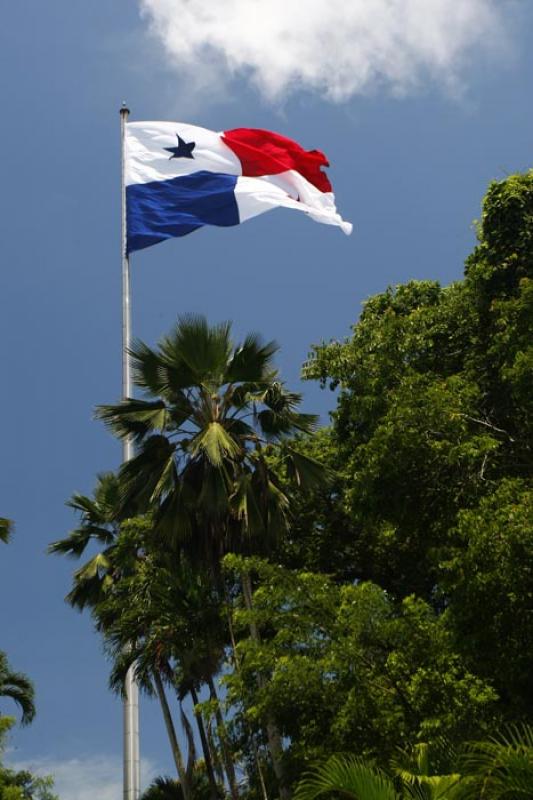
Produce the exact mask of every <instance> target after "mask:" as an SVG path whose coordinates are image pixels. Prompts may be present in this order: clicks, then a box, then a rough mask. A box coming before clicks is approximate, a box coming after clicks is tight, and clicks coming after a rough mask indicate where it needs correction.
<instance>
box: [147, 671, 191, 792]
mask: <svg viewBox="0 0 533 800" xmlns="http://www.w3.org/2000/svg"><path fill="white" fill-rule="evenodd" d="M153 676H154V683H155V688H156V691H157V696H158V698H159V702H160V704H161V710H162V712H163V719H164V720H165V727H166V729H167V734H168V739H169V742H170V749H171V750H172V756H173V757H174V763H175V765H176V770H177V773H178V778H179V780H180V783H181V789H182V791H183V797H184V800H192V793H191V786H190V783H189V776H188V775H187V770H186V769H185V765H184V763H183V756H182V754H181V749H180V746H179V742H178V737H177V736H176V728H175V727H174V721H173V719H172V714H171V712H170V706H169V704H168V700H167V696H166V694H165V687H164V686H163V681H162V680H161V675H160V674H159V672H158V671H157V670H156V671H154V673H153Z"/></svg>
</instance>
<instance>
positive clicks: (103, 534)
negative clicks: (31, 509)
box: [48, 472, 120, 611]
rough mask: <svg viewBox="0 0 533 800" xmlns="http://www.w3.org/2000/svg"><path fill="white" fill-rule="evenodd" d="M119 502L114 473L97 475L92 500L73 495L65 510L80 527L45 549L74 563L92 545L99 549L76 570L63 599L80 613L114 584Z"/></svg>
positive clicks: (116, 480)
mask: <svg viewBox="0 0 533 800" xmlns="http://www.w3.org/2000/svg"><path fill="white" fill-rule="evenodd" d="M119 501H120V490H119V482H118V478H117V476H116V475H115V474H114V473H113V472H102V473H100V474H99V475H98V476H97V482H96V487H95V489H94V492H93V496H92V497H89V496H87V495H83V494H79V493H76V494H74V495H72V497H71V498H70V500H68V501H67V506H69V507H70V508H72V509H73V510H74V511H76V512H77V513H78V514H79V515H80V524H79V526H78V527H77V528H75V529H74V530H72V531H70V533H69V534H68V536H66V537H65V538H64V539H59V540H58V541H56V542H52V544H50V545H49V547H48V552H49V553H58V554H60V555H67V556H70V557H71V558H76V559H79V558H81V556H82V555H83V554H84V553H85V551H86V550H87V548H88V547H89V546H90V545H91V544H96V545H97V546H98V547H99V548H100V549H99V552H98V553H96V555H94V556H93V557H92V558H90V559H89V560H88V561H87V562H86V563H85V564H83V566H82V567H80V569H78V570H76V572H75V573H74V580H73V586H72V589H71V591H70V592H69V594H68V595H67V597H66V600H67V602H68V603H70V605H71V606H74V607H75V608H78V609H79V610H80V611H83V609H84V608H86V607H89V608H93V607H94V606H95V604H96V603H97V602H98V600H99V599H101V597H102V593H105V592H106V591H107V590H108V589H109V587H110V586H111V585H112V583H113V573H114V571H115V570H116V569H117V568H118V566H117V565H116V564H115V563H114V554H115V551H116V546H117V538H118V535H119V531H120V502H119Z"/></svg>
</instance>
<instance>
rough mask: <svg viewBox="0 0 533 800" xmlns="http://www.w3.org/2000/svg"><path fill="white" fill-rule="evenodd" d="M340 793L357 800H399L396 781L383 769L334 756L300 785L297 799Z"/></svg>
mask: <svg viewBox="0 0 533 800" xmlns="http://www.w3.org/2000/svg"><path fill="white" fill-rule="evenodd" d="M324 794H326V795H331V794H336V795H338V794H340V795H343V796H344V797H350V798H353V800H399V798H400V795H399V794H398V792H397V791H396V789H395V787H394V783H393V782H392V780H391V779H390V778H389V777H388V775H386V774H385V773H384V772H382V771H381V770H379V769H377V768H376V767H373V766H372V765H371V764H369V763H368V762H365V761H363V760H361V759H358V758H353V757H351V758H342V757H340V756H332V757H331V758H330V759H329V760H328V761H327V762H326V763H325V764H322V765H319V766H317V767H316V768H315V769H314V770H313V772H311V773H309V774H308V775H306V777H305V778H304V780H303V781H302V782H301V783H300V784H299V786H298V791H297V792H296V795H295V798H296V800H315V798H317V797H320V796H321V795H324Z"/></svg>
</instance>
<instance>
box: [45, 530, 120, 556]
mask: <svg viewBox="0 0 533 800" xmlns="http://www.w3.org/2000/svg"><path fill="white" fill-rule="evenodd" d="M91 540H95V541H98V542H100V543H101V544H105V545H109V544H111V543H112V541H113V533H111V532H110V531H109V530H108V529H107V528H100V527H98V526H96V525H87V526H86V527H83V528H76V529H75V530H73V531H71V532H70V533H69V535H68V536H66V537H65V538H64V539H58V540H57V541H56V542H52V543H51V544H50V545H48V548H47V552H48V553H57V554H59V555H66V556H71V557H72V558H79V557H80V556H81V555H83V553H84V552H85V549H86V547H87V545H88V544H89V542H90V541H91Z"/></svg>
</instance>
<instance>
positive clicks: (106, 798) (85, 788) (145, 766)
mask: <svg viewBox="0 0 533 800" xmlns="http://www.w3.org/2000/svg"><path fill="white" fill-rule="evenodd" d="M9 766H10V767H11V768H12V769H17V770H22V769H29V770H31V771H32V772H33V773H35V774H37V775H52V777H53V778H54V791H55V792H56V793H57V794H58V795H59V797H60V798H61V800H117V798H118V797H122V761H121V760H120V758H119V757H118V756H115V757H113V756H107V755H94V756H86V757H84V758H71V759H68V760H64V761H60V760H57V761H56V760H54V759H50V758H36V759H33V760H32V761H18V762H16V763H10V765H9ZM156 774H157V771H156V769H155V767H154V765H153V764H151V763H150V762H149V761H147V760H146V759H142V761H141V775H142V784H143V785H144V786H146V785H147V784H148V783H150V781H151V780H152V779H153V778H154V777H155V775H156Z"/></svg>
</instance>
